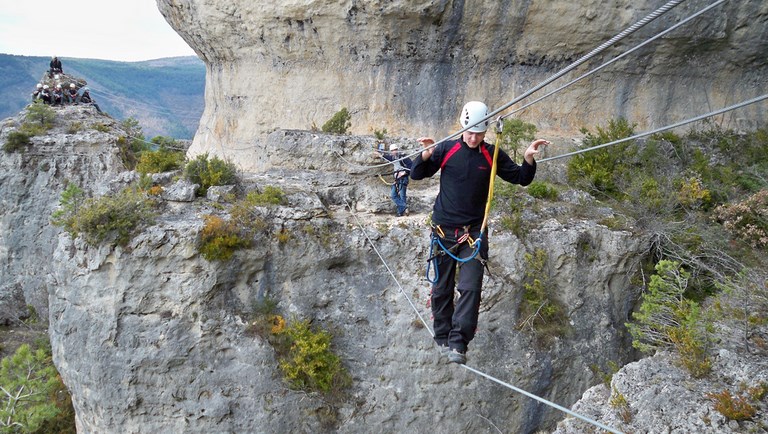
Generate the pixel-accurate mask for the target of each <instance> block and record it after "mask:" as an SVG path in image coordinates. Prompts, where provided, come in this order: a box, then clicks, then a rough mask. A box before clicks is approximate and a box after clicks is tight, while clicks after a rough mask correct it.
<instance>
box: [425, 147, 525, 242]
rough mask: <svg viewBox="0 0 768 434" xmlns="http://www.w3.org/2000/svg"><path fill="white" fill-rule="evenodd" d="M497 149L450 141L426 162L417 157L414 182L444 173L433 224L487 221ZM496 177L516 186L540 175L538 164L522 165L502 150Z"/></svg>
mask: <svg viewBox="0 0 768 434" xmlns="http://www.w3.org/2000/svg"><path fill="white" fill-rule="evenodd" d="M493 151H494V146H493V145H490V144H488V143H486V142H482V143H480V145H479V146H478V147H477V148H475V149H472V148H470V147H469V146H468V145H467V144H466V143H465V142H464V141H463V140H461V139H456V140H447V141H444V142H440V143H438V144H437V145H436V146H435V149H434V151H433V152H432V156H431V157H430V158H429V159H428V160H427V161H424V160H423V159H422V158H421V154H419V155H417V156H416V158H415V159H414V161H413V167H411V179H415V180H418V179H424V178H428V177H431V176H432V175H434V174H435V173H437V171H438V170H440V171H441V172H440V192H439V193H438V195H437V199H436V200H435V206H434V208H433V210H432V222H433V223H434V224H439V225H443V226H449V227H456V228H458V227H463V226H466V225H472V226H474V225H479V224H481V223H482V222H483V216H484V214H485V203H486V201H487V200H488V188H489V186H490V180H491V164H492V162H493ZM496 164H497V169H496V174H497V175H498V176H499V177H501V179H503V180H505V181H507V182H510V183H512V184H520V185H528V184H530V183H531V181H533V177H534V176H535V175H536V163H535V162H534V164H533V165H530V164H528V163H527V162H526V161H523V164H522V165H518V164H517V163H515V162H514V161H512V159H511V158H509V155H507V154H506V153H505V152H504V151H503V150H501V149H500V150H499V156H498V160H497V162H496Z"/></svg>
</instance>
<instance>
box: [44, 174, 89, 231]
mask: <svg viewBox="0 0 768 434" xmlns="http://www.w3.org/2000/svg"><path fill="white" fill-rule="evenodd" d="M84 201H85V193H84V192H83V190H82V189H81V188H80V187H78V186H77V185H75V184H73V183H71V182H70V183H68V184H67V187H66V188H65V189H64V191H62V192H61V199H59V209H58V210H56V211H54V212H53V214H51V223H52V224H54V225H56V226H62V227H63V228H64V229H65V230H67V231H68V232H70V233H72V231H73V230H74V227H75V219H76V217H77V215H78V212H79V211H80V206H82V204H83V202H84Z"/></svg>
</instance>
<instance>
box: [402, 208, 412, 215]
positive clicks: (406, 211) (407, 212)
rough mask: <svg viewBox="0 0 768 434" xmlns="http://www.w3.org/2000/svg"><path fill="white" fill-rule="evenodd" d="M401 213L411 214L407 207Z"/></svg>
mask: <svg viewBox="0 0 768 434" xmlns="http://www.w3.org/2000/svg"><path fill="white" fill-rule="evenodd" d="M403 215H411V212H410V211H409V210H408V208H406V209H405V211H403Z"/></svg>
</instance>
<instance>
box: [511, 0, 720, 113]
mask: <svg viewBox="0 0 768 434" xmlns="http://www.w3.org/2000/svg"><path fill="white" fill-rule="evenodd" d="M725 1H726V0H718V1H716V2H715V3H712V4H711V5H709V6H707V7H706V8H704V9H702V10H700V11H698V12H696V13H695V14H693V15H691V16H689V17H688V18H686V19H684V20H683V21H680V22H679V23H677V24H675V25H673V26H672V27H670V28H668V29H666V30H664V31H662V32H661V33H659V34H657V35H656V36H654V37H652V38H650V39H647V40H645V41H643V42H642V43H640V44H638V45H636V46H634V47H633V48H632V49H630V50H628V51H626V52H624V53H622V54H620V55H619V56H616V57H615V58H613V59H611V60H609V61H607V62H605V63H603V64H602V65H600V66H598V67H597V68H595V69H593V70H591V71H589V72H587V73H585V74H584V75H581V76H580V77H578V78H576V79H574V80H571V81H569V82H568V83H566V84H564V85H562V86H560V87H558V88H557V89H555V90H553V91H552V92H549V93H548V94H546V95H544V96H541V97H539V98H537V99H535V100H533V101H531V102H529V103H527V104H525V105H523V106H522V107H519V108H516V109H514V110H512V111H511V112H509V113H507V114H505V115H504V116H500V117H499V119H502V120H503V119H506V118H507V117H509V116H511V115H513V114H515V113H517V112H519V111H522V110H523V109H526V108H528V107H530V106H532V105H533V104H536V103H537V102H539V101H541V100H543V99H545V98H548V97H550V96H552V95H554V94H555V93H557V92H559V91H561V90H563V89H565V88H567V87H569V86H571V85H573V84H574V83H576V82H577V81H580V80H582V79H584V78H586V77H588V76H590V75H592V74H594V73H596V72H597V71H600V70H601V69H603V68H605V67H606V66H608V65H610V64H612V63H614V62H616V61H618V60H620V59H622V58H623V57H625V56H627V55H629V54H631V53H633V52H635V51H636V50H639V49H640V48H642V47H644V46H646V45H648V44H649V43H651V42H653V41H655V40H656V39H659V38H660V37H662V36H664V35H666V34H667V33H669V32H671V31H673V30H675V29H677V28H678V27H680V26H682V25H683V24H686V23H687V22H689V21H691V20H693V19H694V18H697V17H698V16H699V15H702V14H704V13H705V12H708V11H709V10H710V9H712V8H714V7H716V6H719V5H720V4H721V3H724V2H725Z"/></svg>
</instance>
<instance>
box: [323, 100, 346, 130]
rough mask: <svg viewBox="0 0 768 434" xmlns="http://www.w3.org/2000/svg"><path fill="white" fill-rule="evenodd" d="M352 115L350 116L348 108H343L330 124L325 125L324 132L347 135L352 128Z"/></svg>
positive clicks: (330, 120)
mask: <svg viewBox="0 0 768 434" xmlns="http://www.w3.org/2000/svg"><path fill="white" fill-rule="evenodd" d="M351 119H352V115H350V114H349V110H347V108H346V107H344V108H342V109H341V110H339V111H338V112H336V114H335V115H333V117H332V118H331V119H329V120H328V122H326V123H324V124H323V128H322V130H323V132H324V133H331V134H347V131H348V130H349V129H350V128H352V122H351Z"/></svg>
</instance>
